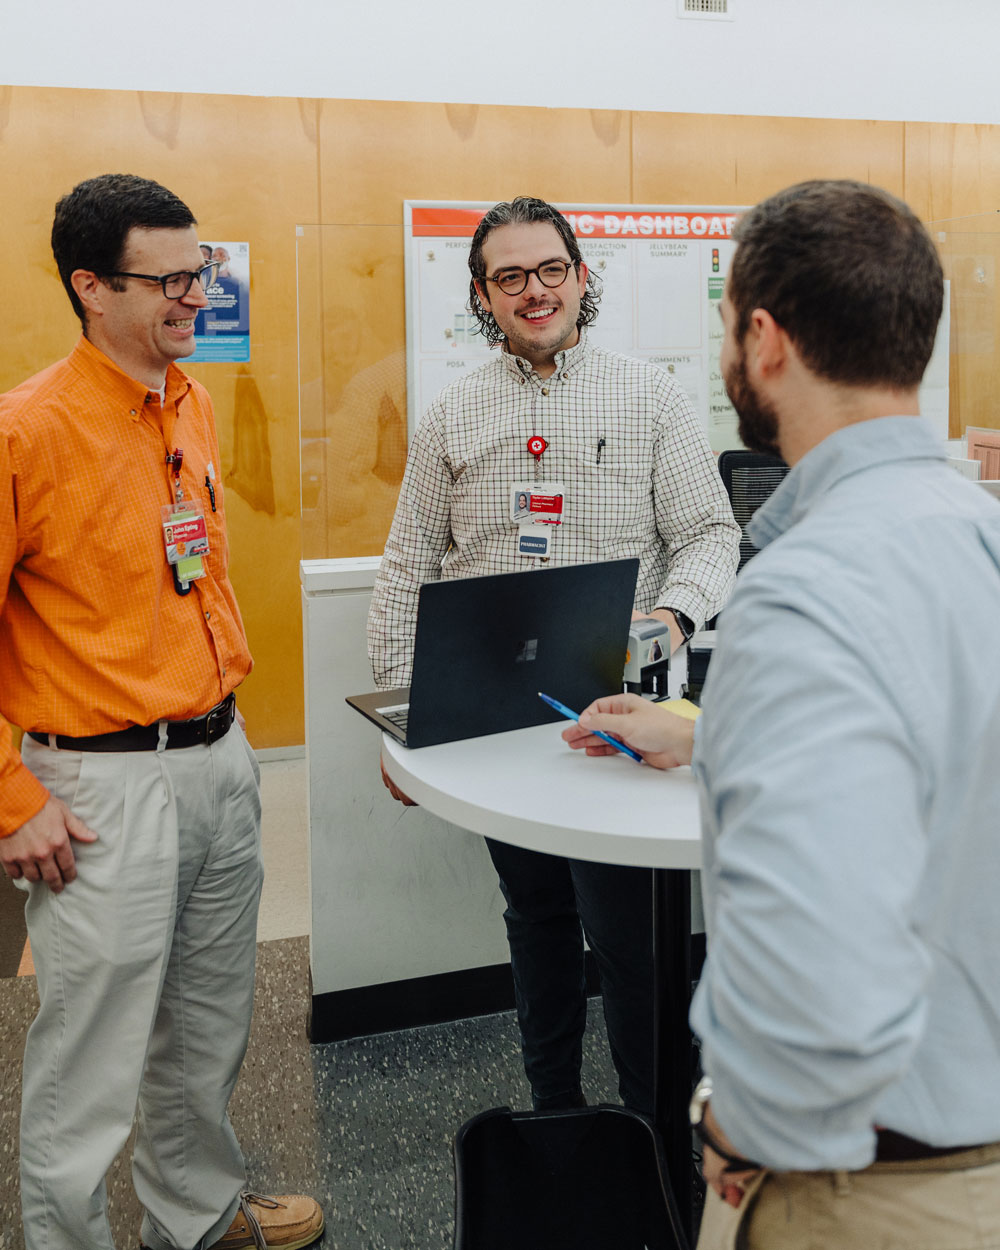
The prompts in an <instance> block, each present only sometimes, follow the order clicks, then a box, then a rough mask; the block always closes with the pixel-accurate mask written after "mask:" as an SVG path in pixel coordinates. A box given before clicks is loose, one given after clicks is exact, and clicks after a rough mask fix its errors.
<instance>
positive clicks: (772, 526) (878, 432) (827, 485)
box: [747, 417, 945, 547]
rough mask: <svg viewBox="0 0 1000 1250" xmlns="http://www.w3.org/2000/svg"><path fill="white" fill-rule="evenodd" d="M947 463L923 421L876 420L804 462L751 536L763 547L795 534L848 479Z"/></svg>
mask: <svg viewBox="0 0 1000 1250" xmlns="http://www.w3.org/2000/svg"><path fill="white" fill-rule="evenodd" d="M928 459H930V460H944V459H945V449H944V445H943V444H942V442H941V440H940V439H939V438H938V436H937V434H935V432H934V430H933V428H932V427H931V426H930V425H929V424H928V423H927V422H926V421H924V420H922V419H921V418H920V417H876V418H874V419H873V420H871V421H859V422H858V423H857V424H856V425H848V426H845V427H844V428H843V429H840V430H837V431H836V432H835V433H834V434H830V435H828V436H827V437H826V438H824V439H823V441H822V442H821V443H818V444H817V445H816V446H815V447H814V448H813V449H812V450H811V451H810V452H808V453H807V454H806V455H804V456H803V457H802V459H801V460H800V461H799V463H798V464H797V465H796V466H795V467H794V468H793V469H792V470H791V472H790V473H789V474H788V476H787V477H786V478H785V479H784V480H783V481H782V483H781V485H780V486H779V487H778V488H777V490H776V491H775V492H774V494H773V495H771V496H770V498H769V499H767V500H765V501H764V503H763V504H761V506H760V507H759V508H758V509H757V511H756V512H755V513H754V515H753V518H752V519H751V521H750V523H749V525H748V526H747V533H748V535H749V536H750V539H751V541H752V542H753V543H754V545H755V546H757V547H766V546H767V544H768V543H770V542H773V541H774V539H776V538H778V537H780V536H781V535H782V534H783V533H784V532H785V531H786V530H789V529H791V527H792V526H793V525H796V524H797V523H798V522H799V521H801V520H802V519H803V517H805V516H806V514H807V513H808V512H809V511H810V510H811V509H812V508H813V507H814V505H815V504H816V502H817V501H818V500H819V499H820V497H821V496H823V495H825V494H826V493H827V491H829V490H832V489H833V488H834V487H835V486H836V485H838V484H839V483H840V482H842V481H843V480H844V479H845V478H847V477H850V476H852V475H853V474H855V473H861V472H864V471H865V470H866V469H872V468H875V467H876V466H878V465H881V464H887V463H889V462H892V463H898V462H899V461H901V460H928Z"/></svg>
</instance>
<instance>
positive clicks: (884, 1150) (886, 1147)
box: [875, 1128, 993, 1163]
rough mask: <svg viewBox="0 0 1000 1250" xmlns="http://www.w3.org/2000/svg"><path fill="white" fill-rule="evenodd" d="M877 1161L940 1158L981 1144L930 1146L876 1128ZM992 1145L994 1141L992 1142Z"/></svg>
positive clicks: (973, 1148) (976, 1147)
mask: <svg viewBox="0 0 1000 1250" xmlns="http://www.w3.org/2000/svg"><path fill="white" fill-rule="evenodd" d="M875 1141H876V1145H875V1162H876V1163H906V1162H909V1161H912V1160H917V1159H940V1158H943V1157H944V1156H945V1155H957V1154H961V1153H962V1152H963V1151H965V1150H979V1149H981V1147H980V1146H928V1144H927V1143H926V1142H922V1141H918V1140H917V1139H916V1138H915V1137H907V1136H906V1134H905V1133H896V1132H894V1131H893V1130H892V1129H891V1128H880V1129H876V1130H875ZM990 1144H991V1145H992V1144H993V1143H990Z"/></svg>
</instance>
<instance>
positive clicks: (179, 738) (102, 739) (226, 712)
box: [28, 694, 236, 751]
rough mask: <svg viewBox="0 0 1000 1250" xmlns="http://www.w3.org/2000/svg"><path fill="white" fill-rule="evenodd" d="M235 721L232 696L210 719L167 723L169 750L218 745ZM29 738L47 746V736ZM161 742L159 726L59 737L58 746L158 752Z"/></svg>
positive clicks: (85, 749) (75, 748) (209, 714)
mask: <svg viewBox="0 0 1000 1250" xmlns="http://www.w3.org/2000/svg"><path fill="white" fill-rule="evenodd" d="M235 719H236V695H235V694H230V695H227V696H226V698H225V699H223V700H222V702H221V703H220V704H218V705H217V706H216V707H213V708H212V710H211V711H210V712H209V713H208V715H207V716H198V717H196V718H195V719H194V720H172V721H167V750H168V751H170V750H173V749H174V748H176V747H196V746H200V745H201V744H202V743H205V744H206V745H207V744H208V743H211V742H218V740H219V739H220V738H224V737H225V736H226V734H227V733H229V730H230V729H231V728H232V725H233V721H234V720H235ZM28 736H29V737H30V738H34V740H35V741H36V742H40V743H42V745H43V746H47V745H48V741H49V735H48V734H40V733H32V734H29V735H28ZM159 742H160V726H159V724H158V723H157V724H153V725H133V726H131V728H129V729H119V730H117V731H116V732H115V733H110V734H94V735H93V736H92V737H89V738H66V737H64V736H63V735H62V734H57V735H56V746H57V747H58V748H59V750H60V751H155V750H156V748H157V746H159Z"/></svg>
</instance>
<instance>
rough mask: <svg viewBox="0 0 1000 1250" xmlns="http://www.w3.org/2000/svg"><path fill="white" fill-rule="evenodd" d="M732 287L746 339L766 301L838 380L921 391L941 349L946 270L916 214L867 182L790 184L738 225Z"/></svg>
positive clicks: (816, 367)
mask: <svg viewBox="0 0 1000 1250" xmlns="http://www.w3.org/2000/svg"><path fill="white" fill-rule="evenodd" d="M733 238H734V239H735V240H736V241H737V243H738V247H737V249H736V254H735V256H734V257H733V261H732V264H731V265H730V269H729V277H728V284H727V288H726V289H727V294H728V296H729V301H730V303H731V304H732V306H733V310H734V312H735V314H736V332H737V336H738V339H739V341H740V342H742V341H743V339H744V337H745V335H746V333H747V330H748V329H749V328H750V316H751V313H752V312H753V310H754V309H755V308H763V309H766V311H767V312H769V313H770V314H771V316H772V317H773V318H774V319H775V321H776V322H777V323H778V324H779V325H780V326H781V328H782V329H783V330H784V331H785V332H786V333H787V334H788V335H789V337H790V338H791V340H792V342H793V343H794V344H795V346H796V349H797V350H798V351H799V353H800V354H801V356H802V359H803V361H804V362H805V363H806V364H807V365H808V367H809V368H810V369H812V370H813V372H814V373H816V374H818V375H819V376H820V377H823V378H827V379H828V380H830V381H832V382H840V383H844V384H846V385H854V386H865V385H867V386H891V387H900V388H904V389H909V388H910V387H913V386H916V385H918V384H919V382H920V379H921V378H922V377H923V375H924V370H925V369H926V368H927V362H928V361H929V360H930V357H931V352H932V350H933V348H934V336H935V334H936V332H937V325H938V321H939V320H940V317H941V307H942V301H943V297H944V278H943V274H942V271H941V262H940V260H939V258H938V254H937V251H936V249H935V247H934V244H933V243H932V242H931V238H930V235H929V234H928V233H927V231H926V229H925V228H924V226H923V225H922V224H921V222H920V220H919V219H918V218H917V216H916V215H915V214H914V213H913V211H912V210H911V209H910V208H909V207H908V206H907V205H906V204H904V203H903V202H902V200H897V199H896V198H895V196H892V195H890V194H889V193H888V192H887V191H883V190H882V189H881V188H879V187H872V186H869V185H867V184H866V183H863V182H850V181H846V180H845V181H813V182H800V183H799V184H798V185H797V186H794V187H789V188H788V189H787V190H785V191H779V192H778V194H777V195H772V196H771V197H770V199H767V200H764V201H763V202H762V203H761V204H758V205H757V207H756V208H754V209H751V210H750V212H748V213H746V214H745V215H744V216H743V217H742V218H741V219H740V220H739V221H738V222H737V224H736V229H735V230H734V231H733Z"/></svg>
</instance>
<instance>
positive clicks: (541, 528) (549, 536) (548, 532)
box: [517, 525, 556, 560]
mask: <svg viewBox="0 0 1000 1250" xmlns="http://www.w3.org/2000/svg"><path fill="white" fill-rule="evenodd" d="M555 536H556V535H555V530H554V528H553V527H552V526H551V525H522V526H521V527H520V529H519V530H518V531H517V554H518V555H519V556H535V557H536V558H537V559H540V560H547V559H548V558H549V557H550V556H551V555H552V544H553V540H554V539H555Z"/></svg>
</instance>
